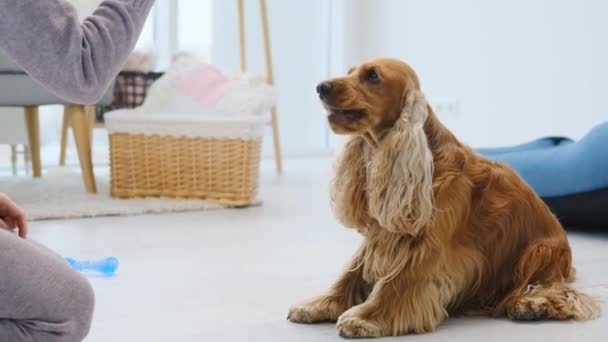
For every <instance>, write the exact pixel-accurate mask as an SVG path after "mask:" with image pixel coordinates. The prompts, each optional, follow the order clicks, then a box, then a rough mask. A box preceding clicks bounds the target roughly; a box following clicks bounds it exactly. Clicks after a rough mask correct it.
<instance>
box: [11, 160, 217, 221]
mask: <svg viewBox="0 0 608 342" xmlns="http://www.w3.org/2000/svg"><path fill="white" fill-rule="evenodd" d="M96 176H97V188H98V194H96V195H94V194H88V193H86V192H85V191H84V187H83V184H82V177H81V176H80V174H79V173H77V172H76V171H73V170H69V169H65V168H57V169H52V170H50V171H48V172H46V173H45V174H44V176H43V177H42V178H38V179H33V178H32V177H25V176H22V177H0V192H4V193H6V194H7V195H8V196H9V197H10V198H12V199H13V200H14V201H15V202H16V203H17V204H18V205H19V206H20V207H21V208H23V209H24V210H25V211H26V212H27V214H28V219H29V220H31V221H37V220H52V219H66V218H82V217H98V216H130V215H142V214H150V213H166V212H184V211H198V210H209V209H221V208H225V207H223V206H221V205H218V204H214V203H210V202H207V201H199V200H183V201H182V200H173V199H136V200H122V199H113V198H111V197H110V196H109V193H110V191H109V181H108V180H109V179H108V178H109V177H108V175H107V174H97V175H96Z"/></svg>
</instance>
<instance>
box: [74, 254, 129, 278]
mask: <svg viewBox="0 0 608 342" xmlns="http://www.w3.org/2000/svg"><path fill="white" fill-rule="evenodd" d="M65 260H66V261H67V262H68V264H70V266H72V268H73V269H75V270H76V271H78V272H82V273H99V274H102V275H105V276H113V275H115V274H116V270H117V269H118V259H116V258H114V257H110V258H105V259H102V260H95V261H88V260H75V259H72V258H65Z"/></svg>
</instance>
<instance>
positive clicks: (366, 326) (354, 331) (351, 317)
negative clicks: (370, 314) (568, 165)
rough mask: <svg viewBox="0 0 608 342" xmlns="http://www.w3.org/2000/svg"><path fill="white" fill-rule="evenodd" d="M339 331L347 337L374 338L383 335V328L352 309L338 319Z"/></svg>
mask: <svg viewBox="0 0 608 342" xmlns="http://www.w3.org/2000/svg"><path fill="white" fill-rule="evenodd" d="M336 327H337V328H338V333H339V334H340V336H342V337H346V338H372V337H382V336H383V334H382V329H380V327H379V326H377V325H376V324H375V323H373V322H371V321H368V320H364V319H362V318H361V317H359V316H357V315H356V314H354V313H351V312H350V311H347V312H345V313H344V314H343V315H342V316H340V318H339V319H338V324H337V325H336Z"/></svg>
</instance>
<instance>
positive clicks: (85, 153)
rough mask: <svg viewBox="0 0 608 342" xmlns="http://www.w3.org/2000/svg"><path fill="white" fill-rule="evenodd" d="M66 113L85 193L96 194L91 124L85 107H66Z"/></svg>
mask: <svg viewBox="0 0 608 342" xmlns="http://www.w3.org/2000/svg"><path fill="white" fill-rule="evenodd" d="M66 112H67V113H68V116H69V118H68V119H69V122H70V123H71V126H72V132H73V134H74V140H75V141H76V149H77V150H78V159H79V160H80V169H81V170H82V179H83V181H84V186H85V188H86V190H87V192H90V193H96V192H97V185H96V183H95V175H94V173H93V160H92V153H91V124H90V120H89V116H88V115H87V111H86V109H85V107H84V106H81V105H66Z"/></svg>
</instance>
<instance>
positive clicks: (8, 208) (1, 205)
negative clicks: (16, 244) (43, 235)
mask: <svg viewBox="0 0 608 342" xmlns="http://www.w3.org/2000/svg"><path fill="white" fill-rule="evenodd" d="M0 229H6V230H9V231H14V230H15V229H17V230H18V233H19V236H20V237H22V238H25V237H26V236H27V220H26V216H25V212H24V211H23V210H21V209H20V208H19V207H17V205H16V204H15V203H13V201H11V199H10V198H8V197H7V196H6V195H5V194H3V193H0Z"/></svg>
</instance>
